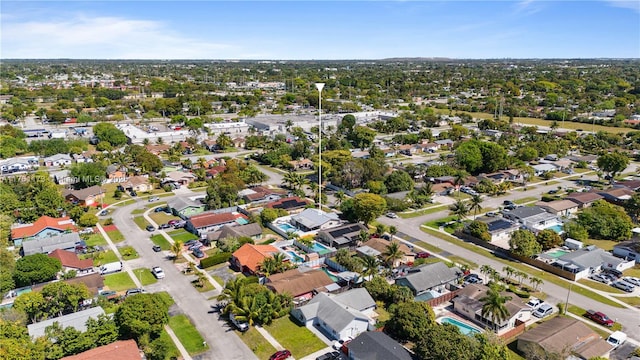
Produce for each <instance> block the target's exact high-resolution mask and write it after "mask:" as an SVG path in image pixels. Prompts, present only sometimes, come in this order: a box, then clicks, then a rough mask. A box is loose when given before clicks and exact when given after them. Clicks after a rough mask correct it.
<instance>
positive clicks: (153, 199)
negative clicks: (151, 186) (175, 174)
mask: <svg viewBox="0 0 640 360" xmlns="http://www.w3.org/2000/svg"><path fill="white" fill-rule="evenodd" d="M158 200H160V198H159V197H157V196H152V197H150V198H149V202H154V201H158Z"/></svg>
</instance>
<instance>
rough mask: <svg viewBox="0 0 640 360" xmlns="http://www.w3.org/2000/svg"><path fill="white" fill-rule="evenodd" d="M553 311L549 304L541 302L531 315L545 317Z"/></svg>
mask: <svg viewBox="0 0 640 360" xmlns="http://www.w3.org/2000/svg"><path fill="white" fill-rule="evenodd" d="M551 313H553V308H552V307H551V305H549V304H545V303H542V304H541V305H540V306H539V307H538V308H537V309H536V310H535V311H534V312H533V316H535V317H537V318H540V319H542V318H545V317H547V316H549V315H551Z"/></svg>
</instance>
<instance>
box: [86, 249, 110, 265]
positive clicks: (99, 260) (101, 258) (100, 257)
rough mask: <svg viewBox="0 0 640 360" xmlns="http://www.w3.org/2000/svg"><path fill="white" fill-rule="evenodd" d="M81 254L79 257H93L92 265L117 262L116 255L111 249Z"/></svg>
mask: <svg viewBox="0 0 640 360" xmlns="http://www.w3.org/2000/svg"><path fill="white" fill-rule="evenodd" d="M85 256H86V255H85ZM85 256H82V257H81V258H85V259H86V258H93V266H100V265H102V264H108V263H112V262H118V261H120V260H118V256H117V255H116V253H114V252H113V250H107V251H103V252H95V253H92V254H88V256H86V257H85Z"/></svg>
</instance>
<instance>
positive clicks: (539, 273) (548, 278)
mask: <svg viewBox="0 0 640 360" xmlns="http://www.w3.org/2000/svg"><path fill="white" fill-rule="evenodd" d="M420 230H422V231H423V232H425V233H427V234H430V235H433V236H435V237H437V238H440V239H442V240H446V241H448V242H450V243H453V244H455V245H457V246H460V247H463V248H465V249H467V250H470V251H473V252H475V253H478V254H480V255H483V256H485V257H488V258H492V259H494V260H496V261H499V262H501V263H503V264H505V265H509V266H511V267H513V268H515V269H518V270H520V271H524V272H526V273H527V274H529V275H533V276H534V277H537V278H540V279H542V280H543V281H544V282H550V283H553V284H556V285H558V286H562V287H563V288H565V289H569V284H570V283H569V282H567V281H565V280H563V279H560V278H559V277H557V276H556V275H553V274H550V273H547V272H545V271H543V270H538V269H535V268H532V267H529V266H527V265H524V264H522V263H519V262H515V261H510V260H506V259H502V258H500V257H497V256H495V255H494V254H493V253H491V252H489V251H488V250H486V249H484V248H480V247H478V246H476V245H474V244H472V243H467V242H465V241H462V240H460V239H458V238H456V237H453V236H450V235H446V234H443V233H441V232H439V231H436V230H433V229H430V228H428V227H425V226H421V227H420ZM572 291H573V292H576V293H578V294H581V295H583V296H586V297H589V298H591V299H593V300H596V301H599V302H601V303H603V304H606V305H610V306H614V307H618V308H621V307H623V306H622V305H620V304H618V303H617V302H614V301H611V300H609V299H607V298H606V297H604V296H602V295H600V294H597V293H595V292H593V291H591V290H588V289H584V288H582V287H579V286H574V287H573V289H572Z"/></svg>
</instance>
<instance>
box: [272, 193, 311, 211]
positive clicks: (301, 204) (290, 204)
mask: <svg viewBox="0 0 640 360" xmlns="http://www.w3.org/2000/svg"><path fill="white" fill-rule="evenodd" d="M308 205H309V201H308V200H306V199H301V198H299V197H297V196H291V197H286V198H281V199H279V200H276V201H272V202H270V203H268V204H266V205H265V206H264V207H265V208H271V209H282V210H286V211H287V212H288V213H289V214H293V213H298V212H300V211H302V210H303V209H305V208H306V207H307V206H308Z"/></svg>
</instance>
